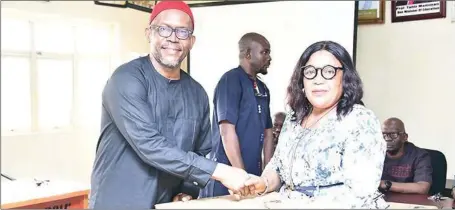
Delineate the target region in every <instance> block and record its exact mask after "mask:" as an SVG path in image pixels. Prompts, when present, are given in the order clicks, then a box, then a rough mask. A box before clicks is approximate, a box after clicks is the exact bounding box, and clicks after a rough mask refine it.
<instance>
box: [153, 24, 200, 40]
mask: <svg viewBox="0 0 455 210" xmlns="http://www.w3.org/2000/svg"><path fill="white" fill-rule="evenodd" d="M150 29H154V30H156V31H157V32H158V35H160V36H161V37H163V38H168V37H170V36H171V35H172V33H175V36H176V37H177V38H178V39H180V40H185V39H188V37H190V36H191V35H192V34H193V31H192V30H190V29H187V28H181V27H179V28H171V27H169V26H157V25H150Z"/></svg>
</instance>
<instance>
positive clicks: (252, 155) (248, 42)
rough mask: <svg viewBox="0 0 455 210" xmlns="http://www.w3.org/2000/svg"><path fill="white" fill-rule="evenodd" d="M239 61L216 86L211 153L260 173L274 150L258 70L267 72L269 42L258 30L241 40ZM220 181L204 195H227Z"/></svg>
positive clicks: (267, 99)
mask: <svg viewBox="0 0 455 210" xmlns="http://www.w3.org/2000/svg"><path fill="white" fill-rule="evenodd" d="M239 59H240V65H239V66H238V67H237V68H234V69H232V70H230V71H228V72H226V73H225V74H224V75H223V76H222V77H221V79H220V81H219V82H218V84H217V87H216V89H215V96H214V99H213V103H214V112H213V120H212V129H213V135H214V138H213V142H212V152H211V154H210V157H211V158H212V159H213V160H215V161H217V162H219V163H224V164H227V165H230V166H233V167H236V168H241V169H244V170H245V171H246V172H248V173H249V174H254V175H257V176H260V174H261V172H262V155H261V153H262V151H263V148H264V164H267V163H268V162H269V161H270V158H271V157H272V153H273V134H272V119H271V116H270V109H269V104H270V92H269V90H268V89H267V86H266V85H265V84H264V83H263V82H262V81H260V80H259V79H258V77H257V74H263V75H266V74H267V68H268V67H269V66H270V61H271V60H272V58H271V57H270V43H269V42H268V40H267V39H266V38H265V37H264V36H262V35H260V34H258V33H247V34H245V35H243V36H242V38H241V39H240V41H239ZM228 194H229V192H228V189H227V188H226V187H224V186H223V185H222V184H221V183H220V182H218V181H213V182H212V183H210V184H208V185H207V187H206V188H205V189H204V191H202V192H201V197H214V196H221V195H228Z"/></svg>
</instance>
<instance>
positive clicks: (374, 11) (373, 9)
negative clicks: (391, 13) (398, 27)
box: [358, 0, 385, 24]
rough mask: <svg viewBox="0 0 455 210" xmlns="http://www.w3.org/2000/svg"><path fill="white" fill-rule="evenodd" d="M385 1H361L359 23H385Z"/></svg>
mask: <svg viewBox="0 0 455 210" xmlns="http://www.w3.org/2000/svg"><path fill="white" fill-rule="evenodd" d="M384 16H385V0H381V1H373V0H367V1H359V10H358V23H359V24H374V23H384Z"/></svg>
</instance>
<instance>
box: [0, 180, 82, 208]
mask: <svg viewBox="0 0 455 210" xmlns="http://www.w3.org/2000/svg"><path fill="white" fill-rule="evenodd" d="M88 189H89V188H88V187H87V186H84V185H81V184H78V183H73V182H64V181H50V182H48V183H43V184H41V185H40V186H37V185H36V182H35V181H34V180H15V181H9V182H2V193H1V194H2V199H1V208H2V209H19V208H21V209H24V208H25V209H84V208H87V207H88V195H89V192H90V191H89V190H88Z"/></svg>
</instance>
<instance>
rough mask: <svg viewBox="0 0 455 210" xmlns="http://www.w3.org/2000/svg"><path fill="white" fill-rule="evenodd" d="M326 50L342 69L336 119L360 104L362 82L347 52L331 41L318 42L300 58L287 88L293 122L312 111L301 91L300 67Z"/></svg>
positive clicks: (301, 76)
mask: <svg viewBox="0 0 455 210" xmlns="http://www.w3.org/2000/svg"><path fill="white" fill-rule="evenodd" d="M320 50H326V51H328V52H330V53H331V54H332V55H333V56H335V58H337V59H338V61H339V62H340V63H341V65H342V67H343V79H342V85H343V94H342V96H341V98H340V100H339V102H338V105H337V116H338V119H340V118H341V116H346V115H347V114H349V113H350V112H351V111H352V108H353V106H354V104H360V103H361V100H362V97H363V88H362V81H361V79H360V77H359V74H358V73H357V71H356V69H355V66H354V63H353V62H352V58H351V56H350V55H349V53H348V51H347V50H346V49H345V48H344V47H343V46H341V45H340V44H338V43H336V42H333V41H320V42H316V43H314V44H312V45H310V46H309V47H308V48H307V49H306V50H305V51H304V52H303V53H302V55H301V56H300V59H299V61H298V62H297V65H296V66H295V68H294V73H293V74H292V77H291V82H290V84H289V86H288V88H287V94H288V105H289V106H290V108H291V109H292V111H294V117H293V118H294V120H298V121H299V122H300V121H302V120H303V119H304V118H305V117H306V116H308V115H309V114H310V112H311V110H312V105H311V103H310V102H309V101H308V99H307V98H306V96H305V93H304V92H303V91H302V88H303V75H302V70H301V67H302V66H304V65H305V64H306V63H307V62H308V60H309V59H310V57H311V55H313V53H315V52H317V51H320Z"/></svg>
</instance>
